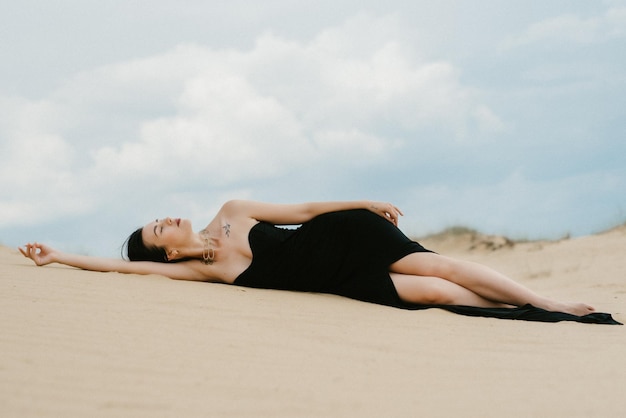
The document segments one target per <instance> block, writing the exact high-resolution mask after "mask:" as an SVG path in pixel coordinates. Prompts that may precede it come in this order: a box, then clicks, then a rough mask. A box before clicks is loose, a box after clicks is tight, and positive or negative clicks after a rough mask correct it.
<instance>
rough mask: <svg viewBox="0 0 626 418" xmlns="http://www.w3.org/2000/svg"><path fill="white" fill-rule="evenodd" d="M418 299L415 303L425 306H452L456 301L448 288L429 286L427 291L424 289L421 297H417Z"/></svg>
mask: <svg viewBox="0 0 626 418" xmlns="http://www.w3.org/2000/svg"><path fill="white" fill-rule="evenodd" d="M416 296H417V299H418V300H416V301H415V303H419V304H423V305H451V304H452V303H453V301H454V296H453V295H452V293H451V291H450V289H447V286H443V285H442V286H436V285H435V286H429V287H428V288H426V289H422V291H421V292H420V294H419V295H416Z"/></svg>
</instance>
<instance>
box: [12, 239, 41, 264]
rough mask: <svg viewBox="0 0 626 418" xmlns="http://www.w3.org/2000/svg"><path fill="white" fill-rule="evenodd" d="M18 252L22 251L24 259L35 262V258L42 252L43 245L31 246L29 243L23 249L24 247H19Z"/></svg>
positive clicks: (35, 244)
mask: <svg viewBox="0 0 626 418" xmlns="http://www.w3.org/2000/svg"><path fill="white" fill-rule="evenodd" d="M18 250H20V252H21V253H22V255H23V256H24V257H27V258H30V259H32V260H34V258H33V257H35V256H36V255H38V254H39V251H40V250H41V245H40V244H38V243H34V244H31V243H30V242H29V243H28V244H26V245H24V248H23V249H22V247H18Z"/></svg>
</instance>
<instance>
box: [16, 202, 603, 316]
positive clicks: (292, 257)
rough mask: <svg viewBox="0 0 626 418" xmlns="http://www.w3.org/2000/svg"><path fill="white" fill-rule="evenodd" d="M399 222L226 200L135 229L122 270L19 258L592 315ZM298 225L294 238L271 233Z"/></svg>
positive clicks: (31, 253) (52, 255)
mask: <svg viewBox="0 0 626 418" xmlns="http://www.w3.org/2000/svg"><path fill="white" fill-rule="evenodd" d="M401 215H402V212H401V211H400V210H399V209H398V208H397V207H395V206H394V205H392V204H390V203H380V202H370V201H355V202H316V203H303V204H291V205H285V204H269V203H260V202H251V201H242V200H233V201H229V202H227V203H226V204H224V206H222V208H221V209H220V210H219V212H218V213H217V215H216V217H215V218H214V219H213V220H212V221H211V222H210V223H209V225H208V226H207V227H206V228H204V229H203V230H202V231H199V232H194V231H193V230H192V226H191V222H190V221H189V220H186V219H172V218H165V219H157V220H155V221H153V222H151V223H149V224H147V225H145V226H144V227H143V228H140V229H138V230H137V231H135V232H134V233H133V234H132V235H131V236H130V237H129V239H128V240H127V252H128V258H129V259H130V260H131V261H126V260H117V259H106V258H99V257H91V256H82V255H75V254H68V253H63V252H59V251H56V250H54V249H52V248H50V247H48V246H46V245H43V244H39V243H34V244H30V243H29V244H26V245H25V246H24V248H20V252H21V253H22V254H23V255H24V256H26V257H28V258H31V259H32V260H33V261H34V262H35V263H36V264H37V265H39V266H41V265H45V264H49V263H53V262H56V263H61V264H66V265H69V266H73V267H78V268H81V269H85V270H95V271H116V272H121V273H138V274H160V275H164V276H167V277H170V278H172V279H181V280H197V281H207V282H220V283H228V284H236V285H242V286H251V287H265V288H275V289H289V290H303V291H315V292H326V293H335V294H339V295H344V296H348V297H352V298H355V299H360V300H365V301H369V302H374V303H380V304H385V305H391V306H397V307H401V308H414V309H419V308H421V307H424V305H427V306H432V305H436V306H440V307H442V306H443V307H445V306H457V307H458V306H459V305H461V306H469V307H474V308H482V309H484V310H485V312H500V311H508V310H510V309H502V308H511V307H514V306H515V307H522V306H524V305H533V306H534V307H536V308H540V309H541V310H542V311H543V310H545V311H553V312H562V313H567V314H570V316H571V315H574V316H576V317H580V316H585V315H589V314H591V313H592V312H594V309H593V308H592V307H591V306H588V305H586V304H584V303H564V302H558V301H555V300H551V299H548V298H545V297H542V296H539V295H537V294H536V293H534V292H532V291H531V290H529V289H527V288H526V287H524V286H522V285H520V284H518V283H516V282H514V281H513V280H511V279H509V278H508V277H506V276H504V275H502V274H500V273H498V272H496V271H494V270H492V269H490V268H488V267H485V266H482V265H479V264H476V263H471V262H466V261H459V260H455V259H451V258H448V257H444V256H442V255H439V254H436V253H433V252H431V251H428V250H426V249H425V248H423V247H422V246H421V245H419V244H418V243H416V242H414V241H411V240H409V239H408V238H407V237H406V236H405V235H404V234H402V233H401V232H400V230H399V229H398V228H397V225H398V218H399V216H401ZM299 224H302V226H301V227H300V228H298V229H295V230H294V229H283V228H278V227H276V226H274V225H299ZM485 308H487V309H485ZM493 308H496V309H493ZM490 309H491V311H489V310H490ZM461 313H467V312H461ZM469 314H475V313H471V312H470V313H469ZM479 315H482V314H481V313H479ZM489 316H494V315H490V314H489ZM495 316H499V315H495ZM521 319H526V318H521ZM539 320H542V319H539ZM559 320H560V319H559Z"/></svg>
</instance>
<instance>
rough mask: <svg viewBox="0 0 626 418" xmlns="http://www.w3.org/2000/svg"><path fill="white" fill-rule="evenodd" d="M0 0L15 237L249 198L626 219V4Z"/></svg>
mask: <svg viewBox="0 0 626 418" xmlns="http://www.w3.org/2000/svg"><path fill="white" fill-rule="evenodd" d="M0 1H1V2H2V13H1V14H0V39H1V41H0V243H2V244H4V245H8V246H13V247H16V246H18V245H21V244H24V243H26V242H29V241H35V240H37V241H40V242H46V243H48V244H50V245H53V246H56V247H58V248H59V249H62V250H64V251H73V252H78V253H82V254H92V255H102V256H114V257H115V256H119V252H120V248H121V245H122V243H123V241H124V240H125V238H126V237H127V236H128V235H129V234H130V232H132V231H133V230H134V229H135V228H137V227H139V226H141V225H143V224H145V223H148V222H150V221H152V220H154V219H155V218H160V217H165V216H172V217H183V218H189V219H191V220H192V221H193V223H194V226H195V227H196V228H197V229H201V228H202V227H204V226H205V225H206V223H208V222H209V221H210V220H211V219H212V217H213V215H214V214H215V213H216V211H217V210H218V209H219V207H220V206H221V204H222V203H223V202H225V201H226V200H229V199H235V198H236V199H253V200H260V201H267V202H277V203H297V202H304V201H319V200H360V199H369V200H376V201H390V202H392V203H394V204H396V205H397V206H399V207H400V208H401V209H402V210H403V212H404V214H405V216H404V218H403V219H402V220H401V223H400V226H401V228H402V229H403V230H404V231H405V232H406V233H407V234H409V235H411V236H423V235H426V234H430V233H434V232H438V231H441V230H442V229H444V228H446V227H450V226H454V225H463V226H467V227H472V228H475V229H478V230H480V231H481V232H484V233H488V234H502V235H507V236H510V237H512V238H517V239H536V238H546V239H555V238H560V237H563V236H566V235H569V236H580V235H586V234H590V233H594V232H598V231H601V230H603V229H606V228H609V227H611V226H614V225H616V224H621V223H623V222H624V221H626V193H625V191H626V164H625V163H624V156H626V118H625V116H626V115H625V113H626V110H625V109H626V58H624V55H625V54H623V51H624V49H625V47H626V1H602V0H597V1H589V0H565V1H563V0H551V1H549V2H546V1H544V0H541V1H537V0H523V1H519V0H507V1H504V0H501V1H496V0H481V1H480V2H476V1H464V0H437V1H421V0H387V1H385V2H380V1H370V0H358V1H356V0H355V1H351V0H350V1H348V0H345V1H344V0H332V1H327V0H320V1H315V2H310V1H287V0H266V1H263V2H252V1H240V0H229V1H207V0H177V1H167V0H150V1H147V0H145V1H144V0H138V1H133V0H107V1H106V2H103V1H101V0H98V1H91V0H47V1H45V2H43V1H40V0H38V1H33V0H20V1H19V2H15V1H7V0H0Z"/></svg>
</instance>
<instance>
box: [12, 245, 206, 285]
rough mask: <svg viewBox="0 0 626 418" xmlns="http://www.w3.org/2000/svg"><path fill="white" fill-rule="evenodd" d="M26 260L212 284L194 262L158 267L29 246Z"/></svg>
mask: <svg viewBox="0 0 626 418" xmlns="http://www.w3.org/2000/svg"><path fill="white" fill-rule="evenodd" d="M18 249H19V250H20V252H21V253H22V254H23V255H24V257H28V258H30V259H31V260H33V261H34V262H35V264H37V265H38V266H44V265H46V264H50V263H59V264H64V265H66V266H71V267H77V268H79V269H83V270H91V271H102V272H112V271H114V272H118V273H134V274H160V275H163V276H166V277H169V278H171V279H179V280H198V281H205V280H206V281H208V279H207V278H206V277H205V276H204V275H203V274H202V267H201V266H202V264H201V263H200V262H198V263H195V262H193V261H188V262H182V263H175V264H169V263H154V262H151V261H126V260H121V259H115V258H104V257H92V256H87V255H78V254H70V253H64V252H61V251H57V250H55V249H54V248H52V247H49V246H47V245H44V244H40V243H34V244H30V243H29V244H26V245H25V246H24V247H23V248H22V247H20V248H18Z"/></svg>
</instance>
